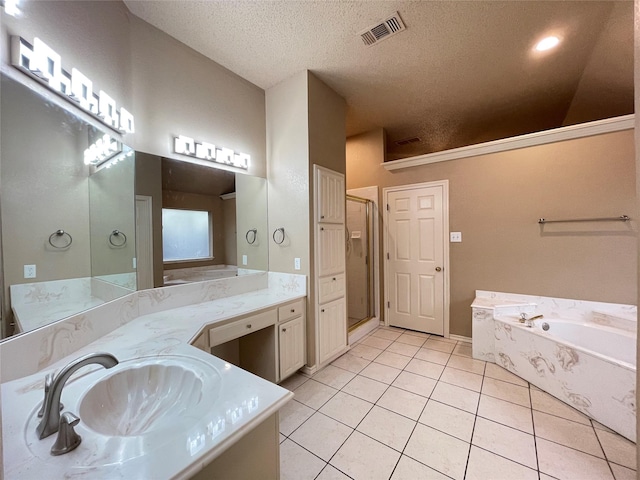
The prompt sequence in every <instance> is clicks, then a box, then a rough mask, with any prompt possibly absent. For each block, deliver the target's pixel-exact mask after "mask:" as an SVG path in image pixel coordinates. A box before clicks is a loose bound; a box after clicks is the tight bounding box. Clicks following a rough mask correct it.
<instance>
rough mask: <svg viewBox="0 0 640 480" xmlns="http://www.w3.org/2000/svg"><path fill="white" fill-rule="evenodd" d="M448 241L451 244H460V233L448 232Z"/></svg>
mask: <svg viewBox="0 0 640 480" xmlns="http://www.w3.org/2000/svg"><path fill="white" fill-rule="evenodd" d="M449 240H450V241H451V243H460V242H462V232H450V233H449Z"/></svg>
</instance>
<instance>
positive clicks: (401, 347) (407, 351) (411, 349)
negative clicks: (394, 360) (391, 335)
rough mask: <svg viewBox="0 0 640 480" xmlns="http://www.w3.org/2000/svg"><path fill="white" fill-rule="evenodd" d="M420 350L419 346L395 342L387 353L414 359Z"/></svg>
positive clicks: (388, 348)
mask: <svg viewBox="0 0 640 480" xmlns="http://www.w3.org/2000/svg"><path fill="white" fill-rule="evenodd" d="M418 350H420V347H418V346H417V345H409V344H408V343H402V342H393V343H392V344H391V345H389V347H387V352H392V353H397V354H399V355H404V356H406V357H413V356H414V355H415V354H416V352H417V351H418Z"/></svg>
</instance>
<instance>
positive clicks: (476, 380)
mask: <svg viewBox="0 0 640 480" xmlns="http://www.w3.org/2000/svg"><path fill="white" fill-rule="evenodd" d="M440 381H441V382H446V383H450V384H452V385H456V386H458V387H462V388H467V389H469V390H473V391H474V392H479V391H480V389H481V388H482V375H476V374H475V373H471V372H465V371H464V370H458V369H456V368H450V367H445V369H444V371H443V372H442V375H440Z"/></svg>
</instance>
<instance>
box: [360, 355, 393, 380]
mask: <svg viewBox="0 0 640 480" xmlns="http://www.w3.org/2000/svg"><path fill="white" fill-rule="evenodd" d="M376 360H377V359H376ZM401 371H402V370H400V369H398V368H393V367H388V366H387V365H383V364H381V363H376V362H371V363H370V364H369V365H367V366H366V367H365V368H364V370H362V371H361V372H360V375H362V376H364V377H367V378H371V379H373V380H377V381H379V382H382V383H386V384H387V385H390V384H391V383H393V381H394V380H395V379H396V377H397V376H398V375H400V372H401Z"/></svg>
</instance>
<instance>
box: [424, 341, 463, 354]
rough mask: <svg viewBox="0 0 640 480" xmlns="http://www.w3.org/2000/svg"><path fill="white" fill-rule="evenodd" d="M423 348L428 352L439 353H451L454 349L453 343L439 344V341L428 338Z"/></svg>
mask: <svg viewBox="0 0 640 480" xmlns="http://www.w3.org/2000/svg"><path fill="white" fill-rule="evenodd" d="M423 347H424V348H428V349H430V350H437V351H439V352H445V353H451V352H453V349H454V348H456V344H455V343H449V342H441V341H440V340H434V339H432V338H429V339H428V340H427V341H426V342H425V343H424V345H423Z"/></svg>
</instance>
